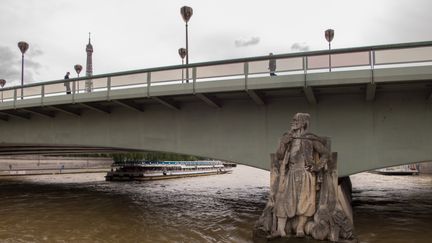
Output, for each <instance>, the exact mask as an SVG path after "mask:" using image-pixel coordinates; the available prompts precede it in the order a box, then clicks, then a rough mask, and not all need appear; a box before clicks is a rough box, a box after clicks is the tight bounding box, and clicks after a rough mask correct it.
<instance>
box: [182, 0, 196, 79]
mask: <svg viewBox="0 0 432 243" xmlns="http://www.w3.org/2000/svg"><path fill="white" fill-rule="evenodd" d="M180 13H181V16H182V17H183V20H184V21H185V23H186V65H188V64H189V53H190V52H189V45H188V44H189V43H188V22H189V19H190V18H191V17H192V14H193V9H192V8H191V7H188V6H183V7H181V8H180ZM186 83H189V68H186Z"/></svg>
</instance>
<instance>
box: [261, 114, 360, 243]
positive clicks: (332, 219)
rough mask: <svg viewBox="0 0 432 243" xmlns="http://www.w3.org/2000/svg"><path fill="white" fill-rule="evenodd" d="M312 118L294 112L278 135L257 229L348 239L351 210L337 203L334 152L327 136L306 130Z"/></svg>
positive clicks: (280, 234) (273, 234)
mask: <svg viewBox="0 0 432 243" xmlns="http://www.w3.org/2000/svg"><path fill="white" fill-rule="evenodd" d="M309 124H310V116H309V114H306V113H297V114H295V115H294V117H293V120H292V123H291V129H290V131H289V132H288V133H284V134H283V136H282V138H281V139H280V143H279V147H278V149H277V151H276V155H272V164H271V176H270V195H269V199H268V202H267V205H266V208H265V209H264V212H263V214H262V215H261V217H260V219H259V220H258V222H257V224H256V229H255V232H257V231H258V230H260V231H263V232H265V234H266V235H267V236H268V237H269V238H275V237H285V236H287V235H294V236H296V237H305V236H306V235H307V236H310V237H312V238H313V239H318V240H330V241H338V240H340V239H350V238H351V237H352V228H353V227H352V216H351V214H350V213H346V212H345V211H344V209H346V208H347V207H346V205H344V206H345V207H344V206H341V205H340V203H339V199H338V191H339V190H338V176H337V167H336V153H333V155H332V154H331V153H330V141H329V139H326V138H323V137H319V136H317V135H314V134H312V133H309V132H308V129H309ZM344 204H346V203H345V201H344ZM349 208H350V207H349ZM350 217H351V218H350ZM255 232H254V233H255Z"/></svg>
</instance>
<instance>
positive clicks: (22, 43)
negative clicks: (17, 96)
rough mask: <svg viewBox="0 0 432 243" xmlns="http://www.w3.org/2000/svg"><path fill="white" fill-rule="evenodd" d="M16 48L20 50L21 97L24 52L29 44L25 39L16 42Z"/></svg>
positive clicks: (22, 94)
mask: <svg viewBox="0 0 432 243" xmlns="http://www.w3.org/2000/svg"><path fill="white" fill-rule="evenodd" d="M18 48H19V49H20V51H21V54H22V55H21V57H22V58H21V99H23V96H24V93H23V90H24V89H23V86H24V53H25V52H26V51H27V49H28V48H29V44H28V43H27V42H25V41H20V42H18Z"/></svg>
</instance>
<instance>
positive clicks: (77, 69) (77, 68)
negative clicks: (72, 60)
mask: <svg viewBox="0 0 432 243" xmlns="http://www.w3.org/2000/svg"><path fill="white" fill-rule="evenodd" d="M74 69H75V72H76V73H77V74H78V78H79V74H80V72H81V70H82V66H81V65H80V64H77V65H75V66H74ZM77 86H78V92H77V93H79V81H78V85H77Z"/></svg>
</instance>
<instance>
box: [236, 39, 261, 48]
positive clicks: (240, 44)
mask: <svg viewBox="0 0 432 243" xmlns="http://www.w3.org/2000/svg"><path fill="white" fill-rule="evenodd" d="M259 42H260V38H259V37H252V38H250V39H249V40H236V41H235V42H234V44H235V46H236V47H245V46H252V45H257V44H258V43H259Z"/></svg>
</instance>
